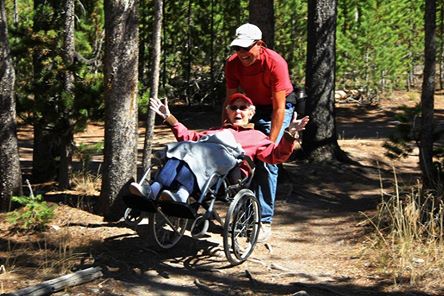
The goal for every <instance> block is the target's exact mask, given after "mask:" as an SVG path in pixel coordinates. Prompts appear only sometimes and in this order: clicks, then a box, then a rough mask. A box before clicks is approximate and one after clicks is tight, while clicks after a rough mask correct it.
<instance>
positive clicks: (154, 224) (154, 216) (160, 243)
mask: <svg viewBox="0 0 444 296" xmlns="http://www.w3.org/2000/svg"><path fill="white" fill-rule="evenodd" d="M187 224H188V219H186V218H179V217H174V216H169V215H167V214H164V213H163V212H162V210H161V209H160V208H159V209H158V211H157V212H156V213H150V215H149V234H150V237H152V238H153V239H154V242H155V244H156V245H157V247H159V248H160V249H171V248H172V247H174V246H175V245H176V244H177V243H178V242H179V241H180V240H181V238H182V237H183V235H184V233H185V230H186V228H187Z"/></svg>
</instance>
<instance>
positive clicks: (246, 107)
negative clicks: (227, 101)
mask: <svg viewBox="0 0 444 296" xmlns="http://www.w3.org/2000/svg"><path fill="white" fill-rule="evenodd" d="M249 107H250V106H247V105H241V106H236V105H227V109H230V110H231V111H237V110H241V111H245V110H247V109H248V108H249Z"/></svg>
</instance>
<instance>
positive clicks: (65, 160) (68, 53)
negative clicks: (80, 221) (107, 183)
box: [58, 0, 75, 189]
mask: <svg viewBox="0 0 444 296" xmlns="http://www.w3.org/2000/svg"><path fill="white" fill-rule="evenodd" d="M74 4H75V2H74V0H64V30H63V41H64V48H63V60H64V63H65V73H64V74H65V75H64V76H65V77H64V79H65V81H64V92H65V96H69V97H70V99H69V100H70V101H74V100H75V97H74V96H75V95H74V82H75V81H74V72H73V70H72V67H73V64H74V56H75V38H74V30H75V29H74V7H75V6H74ZM62 120H63V121H64V124H63V126H66V128H65V129H64V130H61V135H60V137H61V139H60V165H59V176H58V177H59V180H58V181H59V187H60V189H66V188H69V186H70V184H69V183H70V178H71V171H72V154H73V142H74V134H73V125H74V123H73V122H71V120H70V116H69V113H68V114H67V115H66V117H65V118H63V119H62Z"/></svg>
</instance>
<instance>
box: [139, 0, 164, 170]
mask: <svg viewBox="0 0 444 296" xmlns="http://www.w3.org/2000/svg"><path fill="white" fill-rule="evenodd" d="M162 18H163V0H155V1H154V24H153V25H154V28H153V38H152V41H153V50H152V56H151V65H152V67H153V69H152V71H151V73H152V76H151V98H156V99H157V97H158V93H159V76H160V50H161V48H160V44H161V39H162V38H161V33H162ZM148 104H149V103H148ZM155 117H156V114H155V113H154V111H151V110H150V108H149V106H148V116H147V120H146V130H145V140H144V144H143V161H142V166H143V171H146V170H147V169H148V168H149V167H151V154H152V146H153V143H152V140H153V136H154V119H155ZM148 178H149V177H148Z"/></svg>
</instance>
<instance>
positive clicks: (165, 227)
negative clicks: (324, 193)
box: [124, 157, 261, 265]
mask: <svg viewBox="0 0 444 296" xmlns="http://www.w3.org/2000/svg"><path fill="white" fill-rule="evenodd" d="M242 162H244V163H245V164H246V167H247V168H248V170H249V174H248V176H247V177H245V178H243V179H241V180H239V181H238V182H237V183H235V184H230V182H229V180H228V179H229V178H228V176H229V174H230V173H228V174H226V175H218V174H213V175H212V176H210V178H209V179H208V180H207V181H206V182H205V185H204V187H203V189H202V191H201V193H200V195H199V197H198V198H197V199H195V202H193V203H191V202H189V203H188V204H184V203H177V202H174V201H159V200H156V201H148V200H144V201H143V202H144V204H143V205H141V204H140V203H133V204H132V202H134V200H135V198H134V197H132V198H131V196H128V197H127V198H125V197H124V199H125V202H126V203H127V205H128V206H129V208H127V209H126V211H125V215H124V218H125V221H126V222H127V224H129V225H130V226H135V227H137V225H138V224H139V223H140V222H141V220H142V218H143V217H148V221H149V222H148V224H149V225H148V227H149V228H148V229H149V235H150V237H152V238H153V240H154V242H155V244H156V245H157V247H159V248H160V249H170V248H172V247H174V246H175V245H177V243H179V241H180V240H181V238H182V237H183V236H184V234H185V231H186V229H187V226H188V223H189V221H192V224H191V229H190V232H191V236H192V237H193V238H201V237H203V236H205V234H206V233H207V231H208V228H209V224H210V220H216V221H217V222H218V223H219V224H220V225H221V226H222V227H223V234H222V236H223V247H224V252H225V255H226V258H227V259H228V261H229V262H230V263H231V264H232V265H237V264H241V263H242V262H244V261H245V260H247V258H248V257H249V256H250V255H251V253H252V252H253V250H254V247H255V245H256V242H257V238H258V235H259V228H260V212H261V211H260V204H259V202H258V200H257V198H256V196H255V195H254V193H253V192H252V191H251V190H250V189H248V187H249V186H250V183H251V180H252V178H253V175H254V171H255V167H254V163H253V161H252V160H251V159H250V158H249V157H244V158H243V159H241V160H239V164H238V165H237V167H239V166H240V164H241V163H242ZM148 174H149V169H148V170H147V172H145V174H144V176H143V177H142V179H141V180H140V181H139V184H140V185H142V184H143V183H144V182H147V180H146V178H147V176H148ZM190 199H191V198H189V200H190ZM216 201H222V202H225V203H228V204H229V206H228V209H227V212H226V215H225V219H222V218H221V217H220V216H219V214H218V213H217V212H216V210H215V208H214V207H215V203H216ZM202 208H203V209H204V210H205V212H204V213H203V214H199V213H198V212H199V211H200V209H202ZM134 209H135V210H136V211H134ZM147 214H148V215H147Z"/></svg>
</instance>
